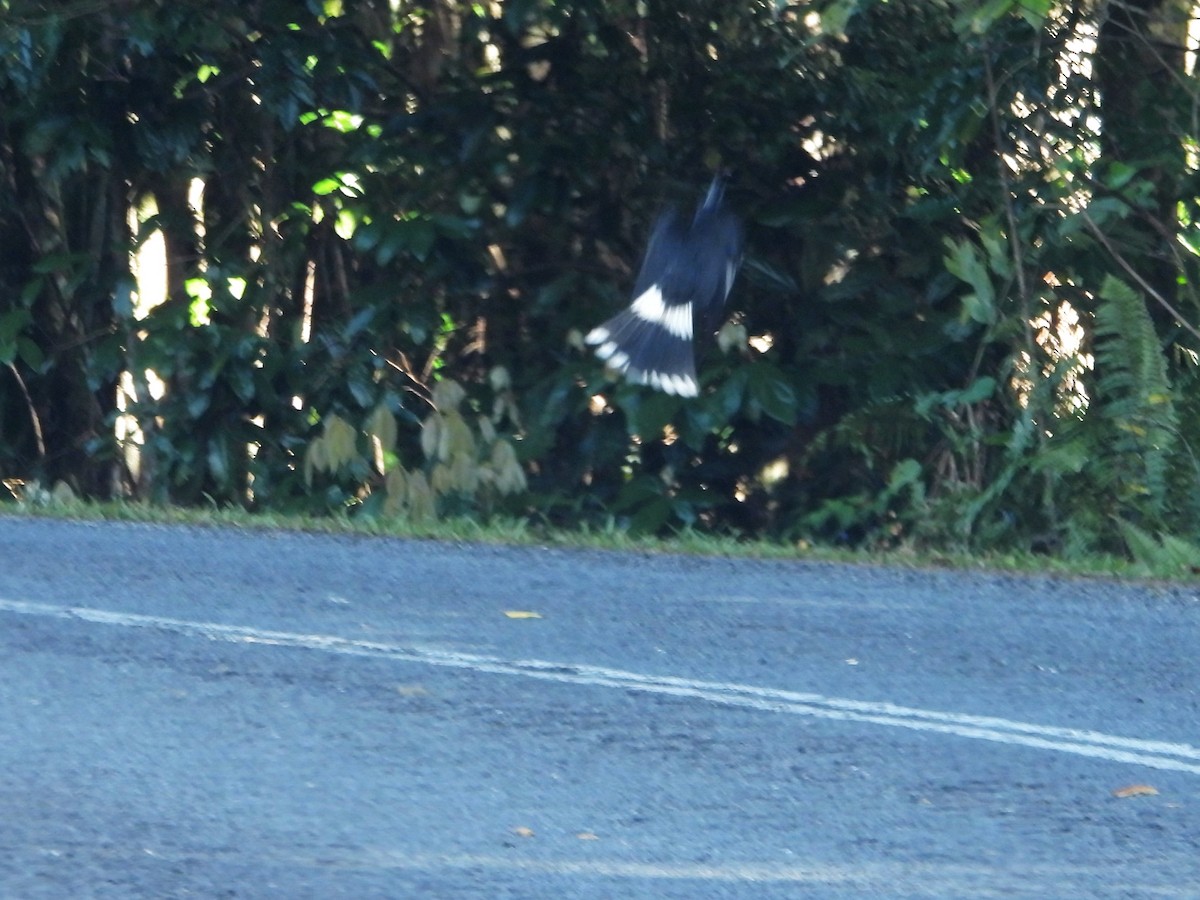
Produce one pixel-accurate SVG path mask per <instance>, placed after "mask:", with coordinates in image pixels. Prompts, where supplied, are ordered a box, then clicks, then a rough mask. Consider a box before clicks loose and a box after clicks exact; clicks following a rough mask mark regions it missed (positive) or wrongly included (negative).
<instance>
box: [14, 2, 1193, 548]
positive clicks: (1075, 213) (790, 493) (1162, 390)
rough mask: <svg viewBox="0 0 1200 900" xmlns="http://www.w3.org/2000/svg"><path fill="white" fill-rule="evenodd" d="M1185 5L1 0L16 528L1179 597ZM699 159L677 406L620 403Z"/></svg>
mask: <svg viewBox="0 0 1200 900" xmlns="http://www.w3.org/2000/svg"><path fill="white" fill-rule="evenodd" d="M1194 13H1195V10H1194V8H1193V4H1192V3H1191V2H1182V0H1121V2H1118V0H1089V2H1077V3H1065V2H1064V3H1055V2H1051V0H890V2H886V0H812V2H786V0H758V2H755V0H741V2H730V0H689V2H684V0H557V2H555V0H503V2H502V0H490V2H477V3H468V2H458V0H429V2H415V3H414V2H405V0H322V2H316V0H251V2H246V0H236V2H235V0H204V2H198V0H160V2H154V0H64V2H30V0H0V363H2V364H3V365H2V367H0V478H3V479H4V484H5V486H6V487H7V489H8V490H7V491H5V492H4V493H5V494H6V495H11V496H13V497H17V498H20V497H21V496H23V495H27V494H28V493H29V492H30V491H32V490H34V489H38V488H39V487H40V489H49V488H50V487H51V486H54V485H62V486H65V487H63V488H60V489H61V490H65V489H66V488H69V489H70V491H71V492H72V493H73V494H75V495H79V496H85V497H88V498H96V499H107V498H115V497H124V498H134V499H141V500H147V501H151V502H158V503H172V504H183V505H193V504H215V505H217V506H231V505H236V506H244V507H249V508H254V509H271V510H281V511H297V512H304V513H309V514H351V515H359V516H407V517H411V518H418V519H419V518H429V517H434V516H448V515H464V514H465V515H471V516H477V517H481V518H487V517H492V516H522V517H528V518H529V519H531V520H533V521H534V522H537V523H543V524H545V525H546V526H548V527H577V526H580V525H584V524H586V525H587V526H588V527H620V528H626V527H627V528H629V529H631V530H634V531H640V532H656V531H662V530H669V529H673V528H679V527H684V526H690V527H692V528H695V529H698V530H702V531H712V532H717V533H736V534H743V535H753V536H765V537H772V538H777V539H783V540H791V541H798V540H799V541H819V542H833V543H842V544H856V545H867V546H872V547H881V546H893V545H897V544H906V543H907V544H912V545H923V546H948V547H956V548H965V549H988V550H1006V549H1014V550H1035V551H1045V552H1050V553H1056V554H1062V555H1071V554H1073V553H1083V552H1094V551H1112V552H1121V553H1132V554H1134V555H1143V556H1144V555H1148V554H1149V555H1153V554H1158V555H1167V556H1170V555H1176V556H1179V557H1180V558H1192V559H1195V558H1196V557H1197V556H1200V551H1198V550H1197V547H1200V462H1198V460H1197V457H1196V451H1197V444H1198V443H1200V390H1198V384H1197V382H1198V376H1200V369H1198V367H1197V363H1198V361H1200V356H1198V354H1200V331H1198V330H1197V323H1198V322H1200V294H1198V292H1197V280H1198V278H1200V259H1198V256H1197V254H1198V253H1200V228H1198V227H1197V218H1198V217H1200V208H1198V201H1197V198H1198V197H1200V181H1198V174H1197V172H1198V166H1200V155H1198V154H1200V146H1198V144H1197V140H1198V138H1200V105H1198V103H1197V100H1198V97H1200V92H1198V90H1197V82H1196V79H1195V77H1194V75H1193V68H1192V67H1193V60H1192V58H1191V54H1190V48H1191V47H1192V46H1193V41H1192V39H1191V37H1190V32H1189V29H1190V26H1191V23H1192V21H1193V16H1194ZM723 166H728V167H731V168H732V169H733V170H734V172H735V180H734V182H733V185H732V187H731V190H730V193H729V199H730V202H731V203H732V205H733V206H734V207H735V208H736V209H737V210H738V211H739V212H740V213H741V214H742V215H743V216H744V217H745V219H746V221H747V230H748V254H747V258H746V260H745V264H744V267H743V270H742V273H741V275H740V277H739V281H738V284H737V285H736V287H735V289H734V293H733V296H732V297H731V303H730V310H729V312H730V319H729V321H728V322H727V323H726V324H725V326H724V327H723V329H722V331H721V333H720V335H719V338H718V340H717V341H714V342H712V344H711V345H710V346H709V348H708V350H707V352H706V354H705V356H704V360H703V363H702V372H701V375H702V382H703V387H702V391H701V396H700V397H699V398H697V399H695V400H681V399H679V398H673V397H668V396H663V395H660V394H656V393H654V392H653V391H651V390H649V389H647V388H643V387H638V386H630V385H626V384H623V383H614V382H612V381H611V380H610V379H608V378H607V377H606V376H605V373H604V370H603V368H602V366H601V365H600V364H599V363H598V362H596V361H595V359H594V358H593V357H592V356H591V355H590V354H588V353H587V352H585V351H584V349H583V348H582V346H581V334H583V333H586V331H587V330H588V329H589V328H590V327H592V326H593V325H595V324H597V323H598V322H599V321H601V320H602V319H604V318H606V317H608V316H609V315H610V314H612V313H613V312H614V311H615V310H616V309H617V308H619V307H620V306H621V304H622V303H624V302H626V299H627V292H628V290H629V288H630V287H631V284H632V280H633V274H634V273H635V272H636V268H637V265H638V263H639V255H640V253H641V250H642V247H643V242H644V240H645V238H646V235H647V234H648V232H649V229H650V226H651V223H652V221H653V219H654V216H655V214H656V213H657V211H658V210H659V209H660V208H661V207H662V206H663V204H665V203H670V202H675V203H681V204H687V203H692V202H694V200H695V199H696V198H697V197H698V196H699V194H700V192H701V191H702V190H703V188H704V187H705V186H706V184H707V181H708V179H709V178H710V176H711V173H712V172H713V171H714V170H715V169H716V168H718V167H723ZM160 301H161V302H160Z"/></svg>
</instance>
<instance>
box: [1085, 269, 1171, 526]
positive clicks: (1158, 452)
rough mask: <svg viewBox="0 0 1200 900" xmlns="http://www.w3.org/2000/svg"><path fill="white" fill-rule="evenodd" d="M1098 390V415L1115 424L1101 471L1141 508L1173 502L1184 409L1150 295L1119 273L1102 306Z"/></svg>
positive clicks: (1108, 282) (1156, 512)
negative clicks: (1171, 480) (1172, 474)
mask: <svg viewBox="0 0 1200 900" xmlns="http://www.w3.org/2000/svg"><path fill="white" fill-rule="evenodd" d="M1095 336H1096V340H1095V357H1096V396H1095V399H1094V403H1093V406H1092V408H1091V410H1090V411H1089V413H1090V414H1098V415H1099V416H1101V417H1102V418H1103V419H1104V421H1105V423H1106V424H1107V425H1108V428H1106V429H1105V431H1106V437H1107V439H1108V445H1107V452H1106V453H1105V454H1104V455H1103V456H1102V457H1101V459H1100V460H1099V462H1100V464H1101V465H1102V467H1103V468H1102V469H1101V470H1099V471H1097V472H1096V473H1095V474H1096V475H1097V476H1098V477H1100V478H1101V479H1102V480H1103V481H1104V482H1105V483H1106V484H1109V485H1112V486H1115V487H1116V488H1117V489H1118V492H1119V493H1120V494H1122V495H1124V498H1125V499H1126V500H1128V501H1131V502H1132V503H1133V504H1134V505H1135V506H1136V507H1139V508H1140V509H1141V511H1143V512H1145V513H1148V514H1150V515H1151V516H1153V517H1156V518H1157V517H1161V516H1162V514H1163V513H1164V511H1165V510H1166V509H1167V508H1168V506H1169V503H1168V499H1169V498H1168V494H1169V491H1168V477H1167V476H1168V471H1169V469H1170V465H1171V455H1172V453H1173V451H1174V450H1175V445H1176V443H1177V439H1178V434H1179V416H1178V412H1177V410H1176V404H1175V397H1174V393H1173V389H1172V386H1171V380H1170V377H1169V375H1168V373H1167V358H1166V355H1165V354H1164V352H1163V349H1162V345H1161V344H1160V342H1159V339H1158V333H1157V332H1156V331H1155V329H1154V322H1153V321H1152V319H1151V318H1150V313H1149V311H1148V310H1147V309H1146V302H1145V299H1144V298H1143V297H1142V295H1141V294H1139V293H1138V292H1137V291H1135V290H1133V288H1131V287H1130V286H1129V285H1127V284H1125V283H1124V282H1123V281H1121V280H1120V279H1118V278H1115V277H1113V276H1111V275H1109V276H1108V277H1106V278H1105V279H1104V284H1103V286H1102V287H1101V289H1100V294H1099V303H1098V304H1097V307H1096V328H1095Z"/></svg>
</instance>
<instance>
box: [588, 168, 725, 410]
mask: <svg viewBox="0 0 1200 900" xmlns="http://www.w3.org/2000/svg"><path fill="white" fill-rule="evenodd" d="M725 178H726V176H725V174H724V173H718V174H717V176H716V177H715V178H714V179H713V182H712V187H710V188H709V189H708V194H707V195H706V196H705V198H704V202H703V203H701V204H700V206H699V207H698V208H697V209H696V215H695V217H694V218H693V219H692V221H691V222H690V223H689V222H688V221H687V220H686V219H685V218H684V217H683V216H681V215H680V214H679V212H678V210H675V209H668V210H667V211H666V212H664V213H663V214H662V215H660V216H659V218H658V222H657V223H655V226H654V231H653V232H652V233H651V235H650V243H649V244H648V245H647V247H646V258H645V260H644V261H643V262H642V270H641V272H640V273H638V277H637V282H636V283H635V284H634V288H633V303H632V304H630V306H629V308H628V309H626V310H625V311H624V312H621V313H618V314H617V315H616V316H613V318H611V319H609V320H608V321H607V322H605V323H604V324H603V325H598V326H597V327H595V328H593V329H592V330H591V331H590V332H589V333H588V335H587V337H586V338H584V340H585V341H586V342H587V343H588V344H591V345H592V346H594V347H595V348H596V355H597V356H598V357H600V359H602V360H604V361H605V362H606V363H607V364H608V366H609V368H611V369H614V370H616V371H617V372H620V373H622V374H624V375H625V377H626V378H628V379H629V380H630V381H634V382H638V383H641V384H648V385H650V386H651V387H653V388H657V389H658V390H661V391H665V392H666V393H668V394H678V395H679V396H680V397H695V396H696V394H697V393H699V385H698V384H697V382H696V358H695V350H694V349H693V339H694V337H695V335H696V334H697V333H700V334H712V333H713V332H715V331H716V329H717V326H718V325H719V324H720V321H721V310H722V309H723V308H724V306H725V298H727V297H728V296H729V290H730V288H732V287H733V279H734V276H735V275H736V274H737V269H738V265H739V264H740V263H741V259H742V225H741V222H740V221H739V220H738V217H737V216H736V215H734V214H733V213H732V212H730V211H729V210H727V209H725V207H724V206H723V205H722V200H723V198H724V194H725Z"/></svg>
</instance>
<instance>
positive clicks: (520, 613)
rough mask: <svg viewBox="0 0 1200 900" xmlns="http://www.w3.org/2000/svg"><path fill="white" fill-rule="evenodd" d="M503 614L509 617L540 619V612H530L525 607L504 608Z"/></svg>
mask: <svg viewBox="0 0 1200 900" xmlns="http://www.w3.org/2000/svg"><path fill="white" fill-rule="evenodd" d="M504 614H505V615H506V616H508V617H509V618H510V619H540V618H541V617H542V614H541V613H535V612H530V611H529V610H525V609H506V610H505V611H504Z"/></svg>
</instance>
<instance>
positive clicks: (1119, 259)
mask: <svg viewBox="0 0 1200 900" xmlns="http://www.w3.org/2000/svg"><path fill="white" fill-rule="evenodd" d="M1079 215H1080V216H1082V217H1083V221H1084V222H1085V223H1086V224H1087V227H1088V230H1090V231H1091V232H1092V234H1093V235H1094V236H1095V238H1096V240H1098V241H1099V242H1100V243H1101V245H1102V246H1103V247H1104V249H1105V250H1107V251H1108V253H1109V255H1110V256H1111V257H1112V258H1113V259H1114V260H1116V263H1117V265H1119V266H1120V267H1121V268H1122V269H1124V270H1125V271H1126V272H1127V273H1128V274H1129V277H1130V278H1132V279H1133V280H1134V281H1135V282H1137V285H1138V287H1140V288H1141V289H1142V290H1143V291H1145V292H1146V293H1147V294H1149V295H1150V296H1151V297H1153V298H1154V300H1155V302H1157V303H1158V305H1159V306H1161V307H1162V308H1163V309H1165V310H1166V311H1167V313H1168V314H1169V315H1170V316H1171V318H1172V319H1174V320H1175V324H1176V325H1178V326H1179V327H1180V328H1183V329H1184V330H1186V331H1187V332H1188V333H1189V334H1191V335H1192V337H1194V338H1196V339H1197V340H1200V330H1197V328H1196V326H1195V325H1193V324H1192V323H1191V322H1189V321H1188V320H1187V319H1185V318H1184V316H1183V314H1182V313H1180V312H1179V310H1177V309H1176V308H1175V307H1174V306H1172V305H1171V302H1170V301H1169V300H1167V298H1166V297H1164V296H1163V295H1162V294H1160V293H1159V292H1158V291H1157V290H1155V288H1154V285H1152V284H1150V282H1148V281H1147V280H1146V279H1145V278H1143V277H1142V276H1141V274H1139V273H1138V271H1137V269H1135V268H1134V267H1133V265H1132V264H1131V263H1130V262H1129V260H1127V259H1126V258H1125V257H1124V256H1122V255H1121V252H1120V251H1119V250H1118V249H1117V248H1116V247H1115V246H1113V242H1112V241H1110V240H1109V239H1108V235H1106V234H1105V233H1104V232H1103V231H1101V230H1100V226H1099V225H1097V224H1096V222H1095V220H1094V219H1093V218H1092V217H1091V215H1089V213H1088V211H1087V210H1086V209H1082V210H1080V211H1079Z"/></svg>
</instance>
